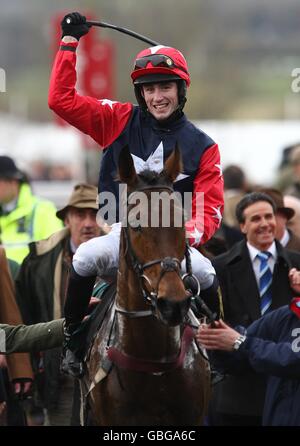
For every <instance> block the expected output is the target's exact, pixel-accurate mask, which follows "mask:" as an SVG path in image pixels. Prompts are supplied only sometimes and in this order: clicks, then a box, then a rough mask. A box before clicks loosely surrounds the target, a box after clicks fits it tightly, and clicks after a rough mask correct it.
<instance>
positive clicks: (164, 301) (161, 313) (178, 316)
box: [157, 297, 191, 326]
mask: <svg viewBox="0 0 300 446" xmlns="http://www.w3.org/2000/svg"><path fill="white" fill-rule="evenodd" d="M190 305H191V297H187V298H185V299H184V300H181V301H174V300H170V299H168V298H163V297H161V298H158V299H157V311H158V317H159V319H161V321H162V322H164V323H165V324H167V325H170V326H175V325H179V324H181V323H182V321H183V319H184V317H185V316H186V314H187V312H188V311H189V308H190Z"/></svg>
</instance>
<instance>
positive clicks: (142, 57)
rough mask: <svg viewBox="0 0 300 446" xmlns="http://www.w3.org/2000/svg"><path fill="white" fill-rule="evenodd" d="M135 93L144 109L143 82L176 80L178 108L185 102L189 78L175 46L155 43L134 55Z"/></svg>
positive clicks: (185, 64) (181, 56) (181, 107)
mask: <svg viewBox="0 0 300 446" xmlns="http://www.w3.org/2000/svg"><path fill="white" fill-rule="evenodd" d="M131 78H132V80H133V84H134V87H135V88H134V89H135V95H136V98H137V101H138V103H139V105H140V106H141V107H142V108H143V109H144V110H145V109H146V104H145V101H144V98H143V97H142V95H141V91H140V86H141V85H143V84H148V83H153V82H163V81H173V80H174V81H178V82H177V83H178V100H179V109H180V110H182V109H183V107H184V104H185V102H186V89H187V87H189V85H190V83H191V80H190V75H189V72H188V65H187V62H186V60H185V58H184V56H183V54H182V53H181V52H180V51H178V50H177V49H175V48H171V47H169V46H163V45H157V46H153V47H151V48H147V49H145V50H143V51H141V52H140V53H138V55H137V56H136V59H135V61H134V68H133V71H132V73H131Z"/></svg>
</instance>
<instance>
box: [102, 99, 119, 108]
mask: <svg viewBox="0 0 300 446" xmlns="http://www.w3.org/2000/svg"><path fill="white" fill-rule="evenodd" d="M99 102H101V104H102V105H109V106H110V108H111V109H112V108H113V104H116V103H117V101H111V100H110V99H100V100H99Z"/></svg>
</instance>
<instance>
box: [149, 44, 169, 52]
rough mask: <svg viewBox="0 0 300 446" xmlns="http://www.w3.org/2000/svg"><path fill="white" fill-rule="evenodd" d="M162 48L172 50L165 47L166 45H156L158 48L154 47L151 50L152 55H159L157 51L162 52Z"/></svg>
mask: <svg viewBox="0 0 300 446" xmlns="http://www.w3.org/2000/svg"><path fill="white" fill-rule="evenodd" d="M162 48H170V47H169V46H165V45H156V46H152V47H151V48H149V50H150V51H151V54H155V53H157V51H159V50H161V49H162Z"/></svg>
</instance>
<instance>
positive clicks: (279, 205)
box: [259, 188, 295, 220]
mask: <svg viewBox="0 0 300 446" xmlns="http://www.w3.org/2000/svg"><path fill="white" fill-rule="evenodd" d="M259 192H264V193H265V194H267V195H269V196H270V197H271V198H272V199H273V201H274V203H275V204H276V209H277V211H278V212H280V213H281V214H283V215H285V216H286V218H287V219H288V220H290V219H291V218H292V217H294V215H295V211H294V209H292V208H287V207H285V206H284V201H283V195H282V193H281V192H280V191H279V190H277V189H273V188H261V189H260V190H259Z"/></svg>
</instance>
